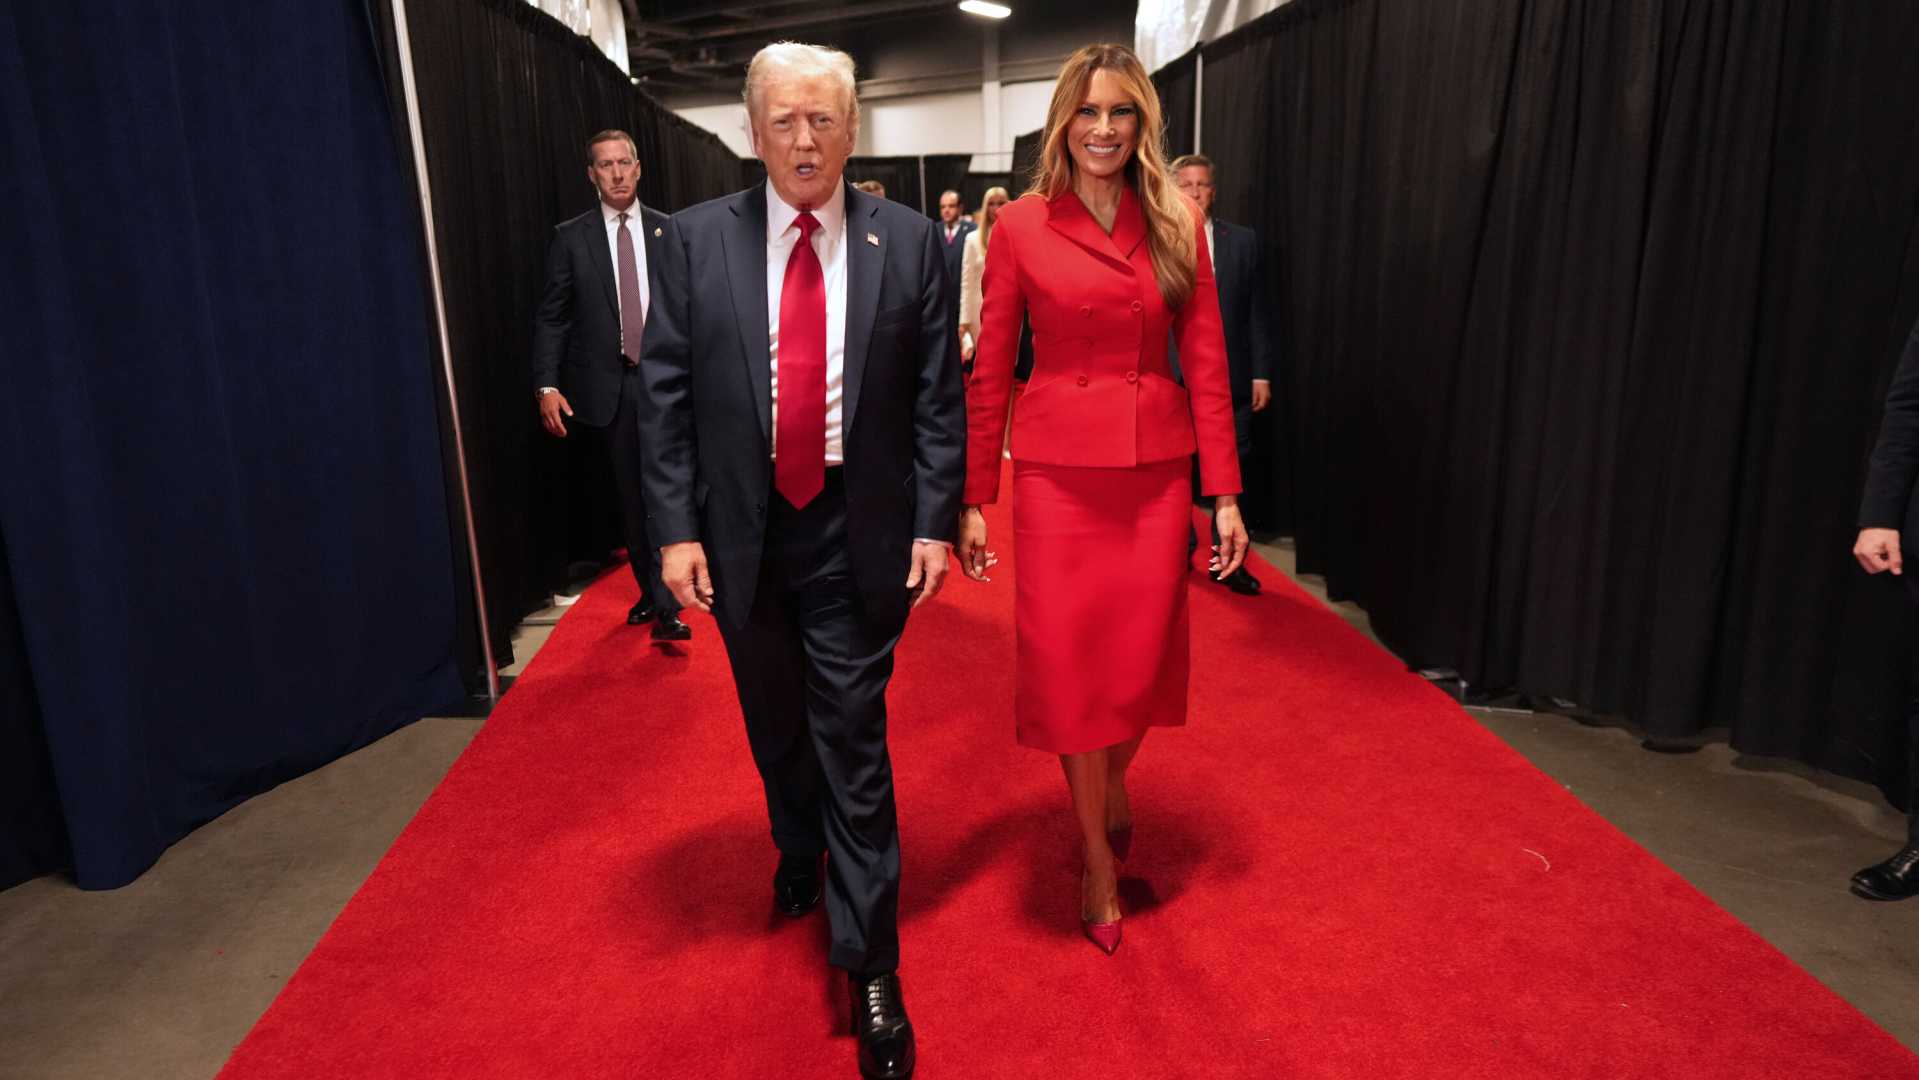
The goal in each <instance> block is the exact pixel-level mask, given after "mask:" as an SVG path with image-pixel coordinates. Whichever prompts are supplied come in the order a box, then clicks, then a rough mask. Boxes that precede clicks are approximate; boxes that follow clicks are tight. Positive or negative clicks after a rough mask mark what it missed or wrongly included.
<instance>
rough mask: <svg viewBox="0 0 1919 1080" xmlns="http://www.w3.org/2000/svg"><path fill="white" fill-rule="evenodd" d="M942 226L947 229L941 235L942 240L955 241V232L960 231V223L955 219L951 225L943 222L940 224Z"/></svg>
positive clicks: (946, 241)
mask: <svg viewBox="0 0 1919 1080" xmlns="http://www.w3.org/2000/svg"><path fill="white" fill-rule="evenodd" d="M940 228H941V229H943V230H945V232H944V233H943V234H942V235H941V236H940V240H941V241H942V242H944V243H948V244H950V243H952V242H953V234H954V233H957V232H959V228H960V223H959V222H957V221H955V222H953V223H952V224H951V225H947V224H945V223H943V222H942V223H941V224H940Z"/></svg>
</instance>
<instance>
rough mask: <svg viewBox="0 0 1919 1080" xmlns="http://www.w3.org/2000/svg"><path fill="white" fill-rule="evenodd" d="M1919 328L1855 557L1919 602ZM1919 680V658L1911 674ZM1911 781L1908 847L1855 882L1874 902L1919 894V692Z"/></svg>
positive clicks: (1904, 363) (1909, 727)
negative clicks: (1908, 545)
mask: <svg viewBox="0 0 1919 1080" xmlns="http://www.w3.org/2000/svg"><path fill="white" fill-rule="evenodd" d="M1916 477H1919V326H1914V327H1913V328H1912V336H1910V337H1909V338H1907V339H1906V351H1905V354H1904V355H1902V356H1901V357H1900V358H1899V368H1898V370H1897V371H1895V372H1894V373H1893V376H1892V388H1891V389H1890V390H1888V391H1887V392H1886V412H1885V419H1884V420H1883V421H1881V422H1880V425H1879V444H1878V445H1877V446H1875V447H1873V450H1872V464H1871V465H1870V466H1869V467H1868V468H1867V471H1866V492H1865V496H1864V497H1863V498H1862V499H1860V503H1859V539H1858V540H1857V541H1856V542H1855V543H1854V544H1853V546H1852V555H1853V558H1855V559H1858V560H1859V565H1860V566H1862V567H1864V568H1865V571H1866V573H1868V574H1878V573H1883V572H1884V571H1887V570H1890V571H1892V573H1893V575H1894V576H1896V577H1901V578H1904V579H1905V583H1906V592H1907V595H1909V596H1911V597H1912V598H1913V599H1914V600H1919V582H1915V581H1914V580H1913V578H1912V577H1911V576H1908V575H1907V574H1906V565H1905V554H1904V550H1903V548H1904V546H1903V545H1902V544H1901V542H1900V537H1901V534H1902V533H1903V535H1905V536H1916V537H1919V485H1916V484H1914V482H1913V481H1914V479H1915V478H1916ZM1908 677H1909V678H1912V679H1915V680H1919V657H1915V662H1914V664H1913V666H1912V668H1911V670H1910V672H1909V675H1908ZM1906 754H1907V758H1906V762H1907V764H1906V782H1907V783H1908V784H1909V785H1911V787H1910V788H1909V791H1910V795H1909V799H1910V801H1909V802H1907V804H1906V805H1907V807H1908V808H1909V812H1908V814H1907V815H1906V844H1905V846H1904V847H1902V848H1900V849H1899V851H1898V853H1897V854H1895V855H1893V857H1892V858H1890V859H1887V860H1886V861H1885V862H1882V863H1879V864H1877V865H1874V866H1868V867H1866V868H1865V869H1864V870H1861V871H1859V872H1858V873H1856V874H1854V875H1853V876H1852V891H1853V894H1854V895H1856V896H1862V897H1865V898H1866V899H1868V900H1904V899H1905V898H1906V897H1908V896H1912V895H1914V894H1916V893H1919V687H1915V688H1914V689H1913V691H1912V692H1911V697H1910V698H1909V700H1908V701H1907V704H1906Z"/></svg>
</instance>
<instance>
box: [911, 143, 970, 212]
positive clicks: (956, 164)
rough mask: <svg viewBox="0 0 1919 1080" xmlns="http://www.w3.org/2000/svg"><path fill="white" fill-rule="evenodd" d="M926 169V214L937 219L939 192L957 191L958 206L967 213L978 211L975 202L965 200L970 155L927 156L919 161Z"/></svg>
mask: <svg viewBox="0 0 1919 1080" xmlns="http://www.w3.org/2000/svg"><path fill="white" fill-rule="evenodd" d="M920 160H921V161H922V162H923V163H924V165H925V169H926V213H927V215H928V216H929V217H938V216H939V212H940V192H942V191H957V192H959V193H960V205H961V206H962V207H964V208H965V210H966V212H967V213H969V214H970V213H972V212H973V211H975V210H978V209H979V202H978V201H977V200H972V201H969V200H968V199H967V198H966V170H967V167H968V166H970V165H972V163H973V155H971V154H928V155H926V156H925V157H923V158H921V159H920Z"/></svg>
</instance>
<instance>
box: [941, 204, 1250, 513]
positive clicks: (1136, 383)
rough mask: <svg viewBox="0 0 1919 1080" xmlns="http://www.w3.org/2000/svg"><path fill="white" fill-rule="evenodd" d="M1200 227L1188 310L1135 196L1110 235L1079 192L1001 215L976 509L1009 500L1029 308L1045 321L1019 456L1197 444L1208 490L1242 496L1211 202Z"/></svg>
mask: <svg viewBox="0 0 1919 1080" xmlns="http://www.w3.org/2000/svg"><path fill="white" fill-rule="evenodd" d="M1193 230H1194V234H1195V242H1194V249H1195V252H1196V254H1197V255H1198V281H1197V282H1196V284H1195V286H1194V288H1193V295H1192V298H1191V299H1189V300H1187V301H1186V303H1185V304H1184V305H1183V306H1182V307H1181V308H1180V309H1179V310H1178V311H1177V312H1175V311H1171V310H1169V309H1168V308H1167V307H1166V302H1165V301H1164V300H1163V299H1161V297H1160V294H1159V284H1158V282H1157V281H1156V280H1155V279H1154V277H1153V260H1152V257H1151V255H1150V254H1149V249H1148V246H1147V244H1146V216H1145V213H1144V212H1143V211H1142V209H1141V207H1140V202H1139V197H1138V196H1136V195H1135V194H1134V193H1133V191H1132V189H1131V188H1128V189H1126V191H1125V193H1124V194H1123V195H1122V196H1121V199H1120V204H1119V215H1118V216H1117V217H1116V218H1115V219H1114V221H1113V232H1112V235H1111V236H1108V235H1107V234H1106V232H1105V230H1103V229H1101V228H1100V227H1099V223H1098V222H1096V221H1094V220H1093V215H1092V214H1091V213H1089V212H1088V211H1087V209H1086V207H1085V205H1084V204H1082V203H1081V202H1080V201H1079V197H1078V196H1077V195H1074V194H1073V193H1072V192H1070V191H1068V192H1066V193H1065V194H1062V195H1060V196H1059V197H1058V198H1056V199H1052V200H1046V199H1042V198H1040V197H1039V196H1037V195H1028V196H1025V197H1022V198H1020V199H1018V200H1016V201H1014V202H1011V203H1008V204H1007V205H1006V206H1004V207H1002V208H1001V209H1000V212H999V218H998V220H997V221H996V222H994V225H993V233H992V240H991V241H990V242H989V243H988V244H987V250H986V276H985V281H984V285H983V289H984V293H985V300H984V302H983V304H982V306H981V309H980V339H979V345H978V349H977V351H976V352H975V353H974V357H973V378H972V381H971V382H969V383H968V384H967V387H966V440H967V449H966V494H965V499H966V502H967V503H968V504H969V505H972V504H981V503H990V502H993V501H995V500H996V499H997V498H998V497H999V477H1000V447H1001V445H1002V443H1003V438H1004V435H1005V431H1006V402H1007V399H1008V398H1009V397H1010V396H1011V395H1012V392H1013V359H1014V353H1015V352H1016V351H1017V350H1018V346H1019V329H1020V316H1021V315H1022V314H1024V315H1025V316H1026V317H1027V318H1028V319H1030V320H1031V322H1032V325H1033V378H1032V380H1031V381H1030V382H1028V383H1027V385H1026V392H1025V393H1024V394H1022V395H1020V399H1019V404H1018V405H1017V406H1015V407H1014V412H1013V439H1012V455H1013V458H1014V460H1016V461H1032V462H1039V463H1042V464H1047V465H1093V466H1108V467H1115V466H1117V467H1130V466H1134V465H1140V464H1144V463H1147V462H1153V461H1166V460H1169V459H1172V458H1182V457H1186V456H1188V455H1190V454H1192V453H1193V452H1194V450H1195V449H1197V450H1198V452H1199V474H1200V487H1201V489H1202V494H1206V495H1236V494H1238V493H1239V490H1240V487H1239V457H1238V453H1237V449H1236V443H1235V441H1234V435H1233V394H1232V388H1231V385H1230V383H1229V381H1228V379H1227V374H1226V338H1225V336H1224V335H1223V334H1222V332H1221V330H1220V321H1219V289H1218V286H1217V285H1215V284H1214V282H1213V267H1212V260H1211V258H1210V257H1209V256H1208V255H1207V253H1206V230H1205V219H1204V218H1203V217H1202V216H1201V215H1200V213H1199V209H1198V207H1194V208H1193ZM1169 331H1170V332H1171V333H1173V334H1175V335H1177V338H1178V342H1179V359H1180V368H1181V370H1182V372H1183V373H1184V374H1185V376H1186V385H1185V386H1184V387H1182V386H1180V384H1179V383H1177V382H1174V381H1173V371H1172V366H1171V365H1170V364H1169V363H1167V359H1166V344H1167V334H1168V332H1169Z"/></svg>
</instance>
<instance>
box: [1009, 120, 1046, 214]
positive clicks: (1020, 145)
mask: <svg viewBox="0 0 1919 1080" xmlns="http://www.w3.org/2000/svg"><path fill="white" fill-rule="evenodd" d="M1045 138H1046V129H1045V128H1040V129H1038V130H1036V131H1029V132H1027V133H1026V134H1024V135H1020V136H1016V137H1015V138H1014V139H1013V168H1012V177H1013V182H1012V183H1010V184H1008V185H1006V190H1007V191H1008V192H1010V193H1011V194H1012V196H1013V197H1014V198H1016V199H1017V198H1019V196H1020V195H1021V193H1023V192H1024V191H1026V189H1028V188H1030V187H1032V186H1033V181H1034V180H1035V179H1037V178H1038V177H1039V152H1040V144H1041V142H1042V141H1043V140H1044V139H1045Z"/></svg>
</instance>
